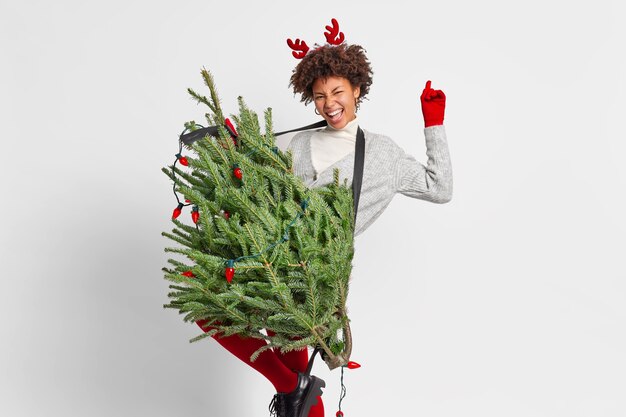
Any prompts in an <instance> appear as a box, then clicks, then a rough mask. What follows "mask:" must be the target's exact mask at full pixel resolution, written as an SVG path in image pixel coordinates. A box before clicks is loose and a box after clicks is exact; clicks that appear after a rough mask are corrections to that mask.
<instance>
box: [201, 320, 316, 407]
mask: <svg viewBox="0 0 626 417" xmlns="http://www.w3.org/2000/svg"><path fill="white" fill-rule="evenodd" d="M196 323H197V324H198V326H200V328H201V329H202V330H204V331H205V332H208V331H209V330H211V327H209V326H206V321H205V320H199V321H197V322H196ZM270 335H271V334H270ZM213 339H215V340H216V341H217V342H218V343H219V344H220V345H222V346H223V347H224V348H225V349H226V350H228V351H229V352H230V353H232V354H233V355H235V356H236V357H238V358H239V359H240V360H242V361H243V362H245V363H246V364H248V365H249V366H250V367H252V368H254V369H255V370H257V371H258V372H260V373H261V374H262V375H263V376H265V378H267V379H268V380H269V381H270V382H271V383H272V384H273V385H274V388H275V389H276V391H277V392H283V393H288V392H291V391H293V390H294V389H295V387H296V384H297V383H298V374H297V373H298V372H304V371H305V370H306V367H307V365H308V363H309V353H308V351H307V350H306V349H302V350H294V351H292V352H289V353H280V352H279V351H274V350H266V351H264V352H263V353H261V354H260V355H259V357H258V358H257V359H256V360H255V361H254V362H251V361H250V356H251V355H252V354H253V353H254V352H255V351H256V350H257V349H259V348H261V347H263V346H266V345H267V342H266V341H265V340H261V339H253V338H242V337H240V336H239V335H232V336H227V337H220V335H219V334H217V335H215V336H213ZM309 417H324V404H323V403H322V398H321V397H318V401H317V404H315V405H314V406H313V407H311V411H310V412H309Z"/></svg>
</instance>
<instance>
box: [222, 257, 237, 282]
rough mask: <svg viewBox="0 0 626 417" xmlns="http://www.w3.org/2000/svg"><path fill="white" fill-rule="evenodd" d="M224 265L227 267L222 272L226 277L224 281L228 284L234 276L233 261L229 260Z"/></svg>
mask: <svg viewBox="0 0 626 417" xmlns="http://www.w3.org/2000/svg"><path fill="white" fill-rule="evenodd" d="M226 265H227V266H226V270H225V271H224V275H225V276H226V281H228V283H229V284H230V282H231V281H232V280H233V277H234V276H235V268H233V266H234V265H235V261H233V260H232V259H230V260H229V261H228V262H227V264H226Z"/></svg>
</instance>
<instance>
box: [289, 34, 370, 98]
mask: <svg viewBox="0 0 626 417" xmlns="http://www.w3.org/2000/svg"><path fill="white" fill-rule="evenodd" d="M365 52H366V51H365V49H363V48H362V47H361V46H359V45H347V44H341V45H338V46H330V45H324V46H321V47H319V48H317V49H314V50H312V51H310V52H309V53H308V54H306V56H305V57H304V58H302V61H300V63H299V64H298V65H297V66H296V68H295V69H294V70H293V74H292V75H291V79H290V81H289V85H290V86H293V92H294V94H296V93H300V94H301V95H302V96H301V98H300V101H302V102H304V104H309V103H310V102H312V101H313V83H315V80H317V79H318V78H328V77H332V76H335V77H343V78H346V79H348V81H350V84H352V87H355V88H356V87H360V89H361V91H360V95H359V98H358V99H357V106H358V104H360V103H361V101H362V100H363V99H364V98H365V96H366V95H367V93H368V92H369V89H370V85H372V74H373V72H372V68H371V65H370V62H369V61H368V60H367V57H366V56H365Z"/></svg>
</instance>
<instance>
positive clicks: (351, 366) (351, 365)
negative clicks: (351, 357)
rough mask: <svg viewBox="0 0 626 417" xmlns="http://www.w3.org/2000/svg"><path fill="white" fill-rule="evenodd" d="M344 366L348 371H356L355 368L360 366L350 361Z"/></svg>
mask: <svg viewBox="0 0 626 417" xmlns="http://www.w3.org/2000/svg"><path fill="white" fill-rule="evenodd" d="M346 366H347V367H348V369H357V368H360V367H361V365H360V364H358V363H356V362H352V361H349V362H348V364H347V365H346Z"/></svg>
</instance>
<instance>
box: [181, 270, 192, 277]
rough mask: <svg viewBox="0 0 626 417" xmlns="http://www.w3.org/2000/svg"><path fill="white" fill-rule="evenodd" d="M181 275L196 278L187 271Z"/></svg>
mask: <svg viewBox="0 0 626 417" xmlns="http://www.w3.org/2000/svg"><path fill="white" fill-rule="evenodd" d="M181 275H184V276H186V277H188V278H194V277H195V275H194V274H193V272H191V271H185V272H183V273H182V274H181Z"/></svg>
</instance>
